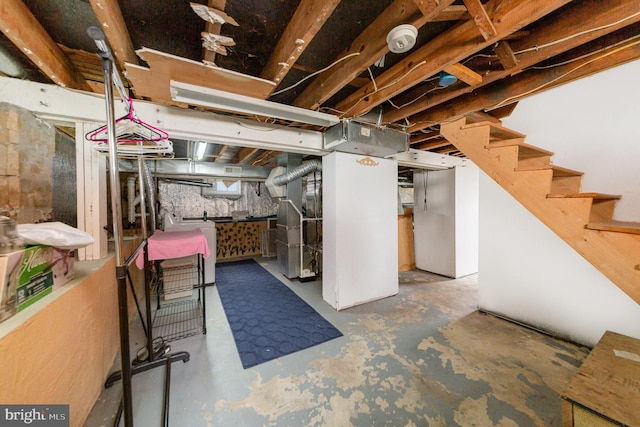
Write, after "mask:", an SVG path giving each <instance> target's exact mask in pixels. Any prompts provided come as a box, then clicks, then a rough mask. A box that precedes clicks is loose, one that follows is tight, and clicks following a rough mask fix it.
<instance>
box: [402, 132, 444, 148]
mask: <svg viewBox="0 0 640 427" xmlns="http://www.w3.org/2000/svg"><path fill="white" fill-rule="evenodd" d="M435 138H440V130H432V131H429V132H424V133H417V134H415V135H411V137H410V138H409V145H410V146H411V148H414V147H413V146H414V145H415V144H420V143H423V142H425V141H430V140H432V139H435Z"/></svg>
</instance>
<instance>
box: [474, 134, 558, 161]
mask: <svg viewBox="0 0 640 427" xmlns="http://www.w3.org/2000/svg"><path fill="white" fill-rule="evenodd" d="M513 146H518V147H520V148H521V150H520V153H521V154H522V153H523V151H522V149H523V148H524V149H525V151H526V152H528V153H529V154H530V156H529V157H531V155H537V156H553V152H552V151H548V150H545V149H544V148H540V147H536V146H535V145H530V144H527V143H526V142H524V139H522V140H521V139H519V138H516V139H508V140H505V141H498V142H490V143H489V144H488V145H487V148H489V149H491V148H500V147H513Z"/></svg>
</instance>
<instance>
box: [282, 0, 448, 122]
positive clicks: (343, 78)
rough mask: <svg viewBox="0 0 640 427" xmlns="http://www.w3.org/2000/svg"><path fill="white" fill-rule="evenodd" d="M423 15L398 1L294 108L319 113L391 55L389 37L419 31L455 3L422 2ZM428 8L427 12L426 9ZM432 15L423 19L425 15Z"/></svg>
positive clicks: (417, 9)
mask: <svg viewBox="0 0 640 427" xmlns="http://www.w3.org/2000/svg"><path fill="white" fill-rule="evenodd" d="M423 3H425V4H424V5H423V6H424V8H423V11H422V12H421V10H420V9H419V8H418V6H417V5H416V3H414V2H412V1H406V0H395V1H394V2H393V3H391V4H390V5H389V6H388V7H387V8H386V9H385V10H384V12H382V13H381V14H380V15H379V16H378V17H377V18H376V19H375V20H374V21H373V22H372V23H371V24H370V25H369V26H368V27H367V28H366V29H365V30H364V31H363V32H362V33H360V35H359V36H358V37H356V39H355V40H354V41H353V43H351V45H350V46H349V47H348V48H347V50H345V51H344V52H342V53H341V54H340V55H339V56H338V58H336V61H338V60H340V59H342V58H346V57H347V56H348V55H354V56H351V57H349V58H348V59H345V60H342V61H341V62H339V63H336V64H335V65H334V66H333V67H332V68H331V69H330V70H327V71H326V72H324V73H322V74H320V75H319V76H317V77H316V79H315V80H314V81H313V82H311V84H310V85H309V86H308V87H307V88H306V89H305V90H304V91H303V92H302V93H301V94H300V95H299V96H298V97H297V98H296V100H295V101H294V102H293V104H294V105H296V106H298V107H302V108H309V109H312V110H316V109H318V108H319V107H320V106H321V105H322V104H323V103H324V102H325V101H326V100H328V99H329V98H330V97H331V96H333V95H334V94H335V93H337V92H338V91H339V90H340V89H342V88H343V87H344V86H346V85H347V84H348V83H349V82H350V81H351V80H353V79H354V78H356V77H357V76H358V75H359V74H360V73H362V72H363V71H364V70H366V69H367V67H369V66H370V65H371V64H373V63H374V62H375V61H376V60H378V58H380V57H382V55H384V54H386V53H387V52H389V47H388V46H387V40H386V37H387V34H388V33H389V31H391V30H392V29H393V28H394V27H396V26H397V25H400V24H406V23H410V24H413V25H414V26H415V27H416V28H420V27H422V26H423V25H424V24H425V23H427V22H428V21H430V20H431V19H432V18H433V17H435V16H437V15H438V14H439V13H440V12H441V11H442V10H444V9H445V8H446V7H447V6H449V5H451V3H453V0H441V1H439V2H435V1H429V2H423ZM438 3H439V4H438ZM427 6H428V9H427ZM428 10H430V11H431V12H430V13H428V14H427V15H424V12H426V11H428Z"/></svg>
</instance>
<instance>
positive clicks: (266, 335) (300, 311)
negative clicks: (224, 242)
mask: <svg viewBox="0 0 640 427" xmlns="http://www.w3.org/2000/svg"><path fill="white" fill-rule="evenodd" d="M216 286H217V287H218V294H219V295H220V300H221V301H222V306H223V308H224V312H225V314H226V315H227V320H228V321H229V325H230V326H231V332H232V333H233V338H234V340H235V342H236V348H237V349H238V354H239V355H240V360H241V361H242V366H243V367H244V369H247V368H250V367H252V366H255V365H259V364H261V363H264V362H267V361H269V360H273V359H277V358H278V357H281V356H284V355H287V354H290V353H295V352H296V351H299V350H303V349H305V348H309V347H312V346H314V345H317V344H320V343H323V342H325V341H329V340H331V339H334V338H337V337H340V336H342V333H341V332H340V331H339V330H338V329H336V328H335V327H334V326H333V325H332V324H331V323H329V322H328V321H327V320H325V319H324V318H323V317H322V316H321V315H320V314H318V313H317V312H316V311H315V310H314V309H313V308H312V307H311V306H310V305H309V304H307V303H306V302H304V301H303V300H302V299H301V298H300V297H299V296H297V295H296V294H295V293H294V292H293V291H292V290H291V289H289V288H288V287H287V286H286V285H285V284H284V283H282V282H281V281H279V280H278V279H277V278H275V277H274V276H272V275H271V273H269V272H268V271H267V270H265V269H264V268H262V266H260V264H258V263H257V262H256V261H254V260H252V259H250V260H243V261H235V262H225V263H220V264H216Z"/></svg>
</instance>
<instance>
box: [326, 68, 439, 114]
mask: <svg viewBox="0 0 640 427" xmlns="http://www.w3.org/2000/svg"><path fill="white" fill-rule="evenodd" d="M426 63H427V61H420V62H418V63H417V64H416V65H414V66H413V67H411V68H410V69H409V70H408V71H407V72H406V73H404V74H403V75H402V76H400V77H398V78H397V79H395V80H393V81H392V82H390V83H388V84H386V85H384V86H382V87H381V88H378V89H375V90H374V91H373V92H371V93H368V94H366V95H364V96H363V97H362V98H360V99H358V100H357V101H356V103H355V104H353V105H352V106H351V107H349V109H348V110H347V111H340V114H343V115H346V114H349V111H351V110H353V109H354V108H355V107H356V106H357V105H358V104H360V103H361V102H362V101H364V99H365V98H368V97H370V96H371V95H373V94H375V93H377V92H380V91H383V90H385V89H388V88H390V87H391V86H393V85H395V84H397V83H399V82H400V81H401V80H402V79H404V78H405V77H407V76H408V75H409V74H411V72H412V71H414V70H415V69H416V68H418V67H421V66H423V65H424V64H426ZM336 111H338V110H336Z"/></svg>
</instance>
